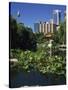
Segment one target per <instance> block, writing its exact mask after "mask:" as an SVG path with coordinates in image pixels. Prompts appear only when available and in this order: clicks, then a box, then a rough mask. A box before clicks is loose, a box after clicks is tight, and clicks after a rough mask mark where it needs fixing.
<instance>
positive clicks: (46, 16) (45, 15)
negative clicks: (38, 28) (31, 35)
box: [10, 2, 66, 31]
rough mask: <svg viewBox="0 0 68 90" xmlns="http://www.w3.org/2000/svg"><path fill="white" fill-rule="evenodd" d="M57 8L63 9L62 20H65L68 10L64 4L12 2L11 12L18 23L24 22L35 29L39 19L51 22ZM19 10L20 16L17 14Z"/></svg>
mask: <svg viewBox="0 0 68 90" xmlns="http://www.w3.org/2000/svg"><path fill="white" fill-rule="evenodd" d="M55 9H58V10H61V20H62V21H63V20H64V11H66V6H64V5H52V4H33V3H19V2H11V5H10V14H11V15H12V16H13V17H14V18H16V20H17V22H18V23H24V24H25V25H26V26H29V27H31V28H32V29H33V31H34V23H36V22H39V21H42V22H45V21H46V22H49V21H50V19H52V18H53V10H55ZM18 11H19V13H20V17H18V16H17V13H18Z"/></svg>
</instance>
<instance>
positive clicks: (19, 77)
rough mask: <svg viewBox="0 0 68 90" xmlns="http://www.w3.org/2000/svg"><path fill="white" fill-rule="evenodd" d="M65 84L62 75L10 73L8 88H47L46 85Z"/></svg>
mask: <svg viewBox="0 0 68 90" xmlns="http://www.w3.org/2000/svg"><path fill="white" fill-rule="evenodd" d="M63 84H66V80H65V77H64V76H63V75H61V76H57V75H54V74H41V73H40V72H37V71H31V72H23V71H19V72H17V71H16V72H15V71H14V72H12V73H10V85H9V86H10V87H11V88H17V87H21V86H36V85H39V86H47V85H63Z"/></svg>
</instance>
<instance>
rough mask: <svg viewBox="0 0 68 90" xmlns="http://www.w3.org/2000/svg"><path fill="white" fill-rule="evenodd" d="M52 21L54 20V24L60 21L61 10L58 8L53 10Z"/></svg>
mask: <svg viewBox="0 0 68 90" xmlns="http://www.w3.org/2000/svg"><path fill="white" fill-rule="evenodd" d="M53 21H54V24H56V25H57V26H58V25H59V24H60V22H61V11H60V10H53Z"/></svg>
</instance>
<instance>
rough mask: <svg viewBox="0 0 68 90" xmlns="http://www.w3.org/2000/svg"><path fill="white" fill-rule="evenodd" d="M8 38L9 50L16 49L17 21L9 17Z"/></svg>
mask: <svg viewBox="0 0 68 90" xmlns="http://www.w3.org/2000/svg"><path fill="white" fill-rule="evenodd" d="M9 36H10V48H14V49H15V48H16V38H17V21H16V20H15V19H14V18H13V17H12V16H10V18H9Z"/></svg>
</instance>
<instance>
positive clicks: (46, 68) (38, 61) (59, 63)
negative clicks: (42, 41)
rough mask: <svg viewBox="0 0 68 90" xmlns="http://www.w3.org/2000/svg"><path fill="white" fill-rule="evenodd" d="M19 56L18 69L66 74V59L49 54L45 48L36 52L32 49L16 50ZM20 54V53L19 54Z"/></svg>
mask: <svg viewBox="0 0 68 90" xmlns="http://www.w3.org/2000/svg"><path fill="white" fill-rule="evenodd" d="M15 53H17V54H15V55H17V58H18V64H17V65H18V69H22V70H24V71H31V70H36V71H39V72H41V73H43V74H45V73H54V74H63V75H65V72H66V71H65V70H66V69H65V68H66V64H65V63H66V61H65V57H62V56H57V55H56V56H52V57H50V56H47V53H46V52H45V51H44V50H39V51H36V52H32V51H29V50H27V51H19V50H18V51H16V52H15ZM18 54H19V55H18Z"/></svg>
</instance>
